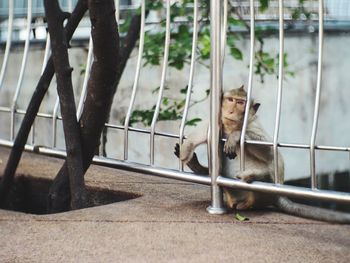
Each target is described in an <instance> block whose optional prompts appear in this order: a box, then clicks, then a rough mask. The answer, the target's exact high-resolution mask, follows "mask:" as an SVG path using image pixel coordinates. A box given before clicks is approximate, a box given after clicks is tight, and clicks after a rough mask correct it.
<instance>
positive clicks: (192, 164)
mask: <svg viewBox="0 0 350 263" xmlns="http://www.w3.org/2000/svg"><path fill="white" fill-rule="evenodd" d="M174 154H175V155H176V156H177V157H178V158H179V156H180V145H179V144H178V143H177V144H176V145H175V149H174ZM186 165H187V166H188V168H190V169H191V170H192V171H193V172H194V173H196V174H209V169H208V167H205V166H203V165H201V164H200V162H199V161H198V158H197V155H196V153H195V152H194V153H193V154H192V158H191V159H190V160H189V161H188V162H187V163H186Z"/></svg>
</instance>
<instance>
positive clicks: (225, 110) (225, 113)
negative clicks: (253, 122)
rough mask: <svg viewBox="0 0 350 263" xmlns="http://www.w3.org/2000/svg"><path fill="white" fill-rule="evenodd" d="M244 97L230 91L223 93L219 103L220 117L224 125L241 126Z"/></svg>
mask: <svg viewBox="0 0 350 263" xmlns="http://www.w3.org/2000/svg"><path fill="white" fill-rule="evenodd" d="M245 106H246V98H245V97H241V96H238V95H235V94H232V93H228V94H225V95H224V97H223V100H222V105H221V119H222V123H223V124H224V126H226V125H229V126H241V125H242V122H243V117H244V110H245Z"/></svg>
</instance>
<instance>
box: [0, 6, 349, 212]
mask: <svg viewBox="0 0 350 263" xmlns="http://www.w3.org/2000/svg"><path fill="white" fill-rule="evenodd" d="M117 2H118V1H117ZM283 2H284V1H283V0H279V1H278V4H279V54H280V55H279V68H278V76H279V81H278V87H277V90H278V93H277V104H276V115H275V127H274V135H273V141H247V140H245V132H246V128H247V115H246V116H245V118H244V124H243V129H242V135H241V142H240V143H241V145H240V146H241V147H240V148H241V156H242V158H241V168H242V169H244V163H245V160H244V156H245V154H244V152H245V146H246V145H247V144H260V145H268V146H271V147H273V150H274V151H273V152H274V159H275V171H277V169H278V159H277V158H278V157H277V156H278V154H277V151H278V148H281V147H286V148H298V149H304V150H308V151H309V152H310V174H311V179H312V180H311V181H312V184H311V189H309V188H302V187H294V186H287V185H283V184H282V183H283V182H279V181H277V175H275V177H276V183H275V184H273V183H264V182H253V183H251V184H247V183H243V182H241V181H239V180H235V179H230V178H226V177H223V176H221V175H220V162H221V160H220V157H219V154H218V148H219V140H220V127H219V116H220V97H221V93H222V74H223V73H222V72H223V71H222V68H223V57H224V48H225V37H223V36H225V33H226V32H225V31H226V25H227V21H226V20H227V14H223V10H225V12H227V8H225V6H226V1H216V0H212V1H211V5H210V16H211V17H210V21H211V69H210V71H211V92H210V136H209V147H208V149H209V157H210V158H209V167H210V177H208V176H207V175H195V174H192V173H188V172H184V171H183V166H182V165H181V164H180V165H179V169H178V170H174V169H166V168H161V167H157V166H156V165H155V163H154V153H155V148H154V147H155V137H156V136H162V137H166V138H175V139H177V140H179V142H182V141H183V139H184V138H185V136H184V125H185V122H186V118H187V113H188V108H189V104H190V100H191V92H192V88H193V78H194V73H195V67H196V59H195V58H196V45H197V37H198V36H197V33H198V32H197V30H198V29H197V26H198V23H199V21H198V13H197V12H198V5H199V4H198V1H197V0H195V1H194V3H193V18H194V20H193V21H194V22H193V35H192V45H193V46H192V54H191V64H190V71H189V78H188V91H187V94H186V104H185V105H186V106H185V109H184V113H183V118H182V120H181V125H180V129H179V132H178V133H177V134H172V133H166V132H160V131H157V129H156V124H157V121H158V114H159V108H160V105H161V101H162V98H163V91H164V87H165V82H166V78H167V74H166V73H167V66H168V52H169V45H170V16H171V9H170V0H167V1H166V5H165V6H166V10H165V11H166V32H165V35H166V37H165V49H164V50H165V52H164V57H163V65H162V71H161V72H162V74H161V80H160V89H159V90H158V98H157V103H156V107H155V112H154V115H153V118H152V124H151V127H150V129H147V128H134V127H130V126H129V121H130V115H131V112H132V111H133V109H134V102H135V96H136V94H137V93H138V92H139V90H138V86H139V78H140V71H141V70H142V64H141V63H142V53H143V48H144V36H145V23H146V21H145V20H146V19H145V15H146V10H145V8H146V5H145V3H146V0H141V32H140V41H139V50H138V58H137V66H136V70H135V78H134V83H133V88H132V95H131V98H130V103H129V106H128V110H127V115H126V118H125V122H124V125H115V124H111V123H106V127H107V128H108V129H113V130H120V131H123V134H124V144H123V145H124V149H123V152H124V154H123V158H122V159H120V160H118V159H114V158H106V157H103V156H95V157H94V163H96V164H98V165H104V166H109V167H115V168H121V169H125V170H131V171H137V172H142V173H148V174H153V175H157V176H161V177H166V178H172V179H178V180H183V181H188V182H194V183H199V184H205V185H210V186H211V189H212V191H211V193H212V201H211V206H210V207H209V208H208V211H209V212H210V213H219V214H220V213H224V212H225V208H224V204H223V199H222V187H223V186H225V187H232V188H238V189H244V190H251V191H260V192H268V193H273V194H278V195H285V196H291V197H299V198H300V197H301V198H310V199H315V200H324V201H332V202H341V203H346V204H350V194H349V193H344V192H335V191H330V190H320V189H319V188H318V187H317V184H316V181H317V180H316V172H315V166H316V161H315V151H316V150H324V151H344V152H350V147H337V146H322V145H316V140H315V139H316V134H317V130H318V115H319V110H320V93H321V89H322V59H323V38H324V35H323V19H324V16H323V14H324V3H323V1H322V0H320V1H318V17H319V35H318V38H319V47H318V53H319V54H318V71H317V86H316V91H317V92H316V94H317V95H316V98H315V108H314V114H313V125H312V135H311V138H310V144H292V143H282V142H280V141H279V127H280V114H281V107H282V105H283V104H282V91H283V72H284V68H283V64H284V63H283V54H284V8H283ZM249 4H250V59H249V83H248V90H247V93H248V98H247V102H248V103H247V105H246V107H247V109H248V108H249V106H250V105H249V104H250V99H251V96H252V90H253V76H254V72H253V65H254V59H255V58H254V46H255V42H256V39H255V37H256V36H255V30H254V25H255V24H254V23H255V7H254V0H250V1H249ZM30 5H31V1H30V0H29V1H28V9H27V10H28V14H27V20H28V21H30V20H31V14H30V8H29V6H30ZM117 7H118V6H117ZM9 8H10V11H9V22H8V32H9V34H8V38H7V44H6V49H5V52H4V55H3V57H4V60H3V63H2V66H1V74H0V92H1V88H2V86H3V79H4V77H5V76H6V72H7V71H8V70H9V69H8V57H9V56H10V49H11V32H12V25H11V21H12V14H13V10H11V9H13V0H9ZM118 10H119V9H118V8H117V19H118V18H119V11H118ZM27 29H28V31H30V23H28V24H27ZM27 39H28V41H26V42H25V49H24V52H23V59H22V67H21V72H20V77H19V78H18V82H17V88H16V91H15V95H14V96H13V98H12V104H11V107H4V106H0V113H3V114H9V117H10V123H11V124H10V127H9V129H10V131H11V132H10V138H9V139H6V138H1V139H0V145H2V146H7V147H11V146H12V145H13V139H14V137H15V131H16V127H15V123H16V122H15V121H14V118H15V116H17V115H23V114H25V111H24V110H22V109H19V108H18V107H17V101H18V98H19V97H20V96H21V88H22V86H23V74H24V70H25V69H26V61H27V58H28V50H29V45H30V41H29V33H28V36H27ZM49 43H50V38H49V37H47V45H46V51H45V57H44V59H43V65H44V66H45V65H46V62H47V57H48V54H49ZM92 54H93V46H92V41H91V40H90V44H89V52H88V56H87V62H86V71H85V76H84V84H83V87H82V92H81V95H80V99H79V103H78V105H79V106H78V109H77V116H78V117H79V116H80V115H81V111H82V108H83V105H84V100H85V96H86V86H87V80H88V77H89V71H90V66H91V63H92V59H93V58H92ZM57 105H58V99H57V100H56V103H55V105H54V107H53V110H52V112H53V113H52V114H50V113H43V112H41V113H38V115H37V118H46V119H51V120H52V124H51V126H52V144H51V145H45V146H37V145H36V141H35V136H34V132H33V133H32V138H31V142H30V143H28V144H27V145H26V147H25V149H26V150H28V151H34V152H37V153H41V154H45V155H52V156H57V157H65V151H64V149H58V148H57V145H56V139H57V120H61V117H60V116H59V114H58V106H57ZM246 112H248V111H246ZM130 132H137V133H140V134H141V133H142V134H148V135H149V136H150V145H149V164H147V165H145V164H141V163H136V162H131V161H130V160H129V157H128V152H129V133H130Z"/></svg>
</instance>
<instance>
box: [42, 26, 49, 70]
mask: <svg viewBox="0 0 350 263" xmlns="http://www.w3.org/2000/svg"><path fill="white" fill-rule="evenodd" d="M50 51H51V39H50V34H49V32H47V37H46V45H45V53H44V59H43V66H42V68H41V75H42V74H43V73H44V70H45V68H46V65H47V61H48V60H49V56H50V53H51V52H50Z"/></svg>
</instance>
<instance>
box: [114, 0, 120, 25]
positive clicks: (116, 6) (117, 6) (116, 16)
mask: <svg viewBox="0 0 350 263" xmlns="http://www.w3.org/2000/svg"><path fill="white" fill-rule="evenodd" d="M119 2H120V1H119V0H114V5H115V19H116V20H117V23H118V26H119V20H120V3H119Z"/></svg>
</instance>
